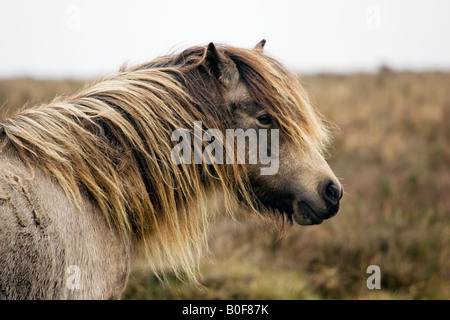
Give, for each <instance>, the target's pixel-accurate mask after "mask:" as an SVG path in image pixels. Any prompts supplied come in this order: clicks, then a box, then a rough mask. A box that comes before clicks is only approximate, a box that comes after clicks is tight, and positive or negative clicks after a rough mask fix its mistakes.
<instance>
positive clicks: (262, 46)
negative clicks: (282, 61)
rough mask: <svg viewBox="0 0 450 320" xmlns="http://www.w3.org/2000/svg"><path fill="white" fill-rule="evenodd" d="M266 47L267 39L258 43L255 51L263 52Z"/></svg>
mask: <svg viewBox="0 0 450 320" xmlns="http://www.w3.org/2000/svg"><path fill="white" fill-rule="evenodd" d="M265 45H266V39H262V40H261V41H260V42H258V43H257V44H256V46H255V47H254V48H253V49H255V50H261V51H263V50H264V46H265Z"/></svg>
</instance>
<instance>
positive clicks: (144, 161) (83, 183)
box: [0, 44, 328, 299]
mask: <svg viewBox="0 0 450 320" xmlns="http://www.w3.org/2000/svg"><path fill="white" fill-rule="evenodd" d="M219 56H220V57H226V59H228V60H226V61H229V62H230V63H231V62H232V63H233V68H235V69H236V68H237V72H238V73H235V74H234V76H230V77H228V78H227V75H230V74H232V73H230V72H228V71H227V68H228V65H226V64H223V63H224V61H225V60H224V58H223V59H222V60H220V59H217V57H219ZM221 63H222V65H221ZM233 77H234V78H233ZM236 81H239V82H240V83H241V84H243V85H244V86H245V88H246V90H247V91H246V92H245V95H247V96H249V97H251V99H252V100H253V102H254V103H255V104H257V105H258V106H259V107H260V108H262V109H263V110H265V111H266V112H268V113H269V114H270V116H271V117H273V119H274V121H276V123H277V124H279V128H280V131H281V132H282V135H281V138H282V139H283V141H285V143H286V145H287V146H289V148H290V149H291V150H295V152H296V153H297V154H299V157H301V156H302V155H307V154H309V151H310V150H312V149H314V150H320V151H322V150H323V149H324V147H325V146H326V144H327V140H328V132H327V129H326V127H327V126H326V125H324V122H323V120H322V119H321V117H320V116H319V115H318V113H317V112H316V111H315V110H314V109H313V108H312V107H311V105H310V103H309V101H308V98H307V96H306V95H305V93H304V91H303V90H302V88H301V86H300V84H299V83H298V80H297V78H296V77H295V76H294V75H292V74H291V73H289V72H288V71H286V69H285V68H284V67H283V66H281V65H280V64H279V63H278V62H277V61H276V60H274V59H272V58H270V57H268V56H266V55H265V54H264V53H263V52H262V47H261V45H260V47H259V48H254V49H239V48H234V47H228V46H217V47H215V46H214V45H212V44H210V45H209V46H199V47H192V48H188V49H187V50H185V51H183V52H181V53H179V54H173V55H169V56H166V57H162V58H158V59H156V60H154V61H151V62H149V63H145V64H142V65H139V66H136V67H132V68H128V69H123V70H120V71H119V72H118V73H116V74H114V75H113V76H111V77H108V78H104V79H101V80H99V81H97V82H95V83H92V84H89V85H87V86H86V87H85V88H83V89H82V90H81V91H80V92H78V93H76V94H74V95H72V96H70V97H59V98H57V99H55V100H54V101H52V102H50V103H46V104H43V105H38V106H34V107H32V108H28V109H26V110H22V111H20V112H17V113H16V114H13V115H11V116H10V117H9V118H7V119H5V120H4V121H2V122H1V123H0V143H1V150H2V151H1V153H0V298H7V299H77V298H82V299H86V298H88V299H90V298H95V299H116V298H120V296H121V293H122V292H123V290H124V288H125V285H126V282H127V278H128V275H129V273H130V266H131V263H132V261H133V260H134V259H135V258H136V257H138V256H141V255H145V256H146V258H147V260H148V262H149V264H150V266H151V267H152V268H153V270H154V271H155V272H157V273H158V272H160V271H159V270H161V267H162V266H165V267H169V269H170V270H172V271H173V272H175V274H177V275H178V276H180V277H187V278H189V279H191V280H193V281H194V282H195V279H196V274H197V266H198V262H199V258H200V255H201V252H202V251H203V250H204V247H205V244H206V238H207V233H206V229H207V224H208V217H209V216H210V215H211V212H210V210H208V208H210V206H208V202H207V200H208V199H211V198H214V194H216V193H217V192H220V193H222V194H223V195H224V198H225V203H226V206H227V208H228V209H230V208H231V207H232V206H233V205H234V204H236V203H239V205H241V206H244V207H247V208H250V209H252V210H254V211H258V212H260V211H262V210H261V207H262V206H261V205H260V203H258V201H256V200H255V196H254V194H253V191H252V188H250V187H249V185H250V182H249V174H248V168H247V166H244V165H237V164H234V165H215V164H212V165H206V164H201V165H186V164H182V165H176V164H174V163H173V161H171V158H170V157H171V150H172V148H173V145H174V143H173V142H172V141H171V138H170V137H171V133H172V132H173V131H174V130H176V129H178V128H186V129H188V130H193V124H194V121H201V122H202V123H203V126H204V130H207V129H209V128H216V129H219V130H222V131H223V132H225V129H226V128H233V127H235V123H234V120H233V114H232V110H233V105H231V106H230V103H229V99H228V98H227V96H226V93H227V90H229V89H230V88H231V87H232V85H233V83H234V82H236ZM237 92H238V90H235V94H236V95H237V94H238V93H237ZM287 217H288V219H291V216H289V215H288V216H287ZM291 220H292V219H291Z"/></svg>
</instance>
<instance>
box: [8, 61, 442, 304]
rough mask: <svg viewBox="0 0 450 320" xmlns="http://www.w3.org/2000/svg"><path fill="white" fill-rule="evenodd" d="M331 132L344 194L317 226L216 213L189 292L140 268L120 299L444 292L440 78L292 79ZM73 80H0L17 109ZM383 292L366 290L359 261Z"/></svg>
mask: <svg viewBox="0 0 450 320" xmlns="http://www.w3.org/2000/svg"><path fill="white" fill-rule="evenodd" d="M302 81H303V83H304V86H305V88H307V90H308V91H309V92H310V93H311V95H312V96H313V97H314V99H315V104H316V105H317V106H318V108H319V109H320V110H321V112H322V113H324V114H325V115H326V116H327V117H328V118H329V119H330V120H331V121H332V122H334V123H335V124H336V125H337V127H338V128H339V130H338V131H337V132H336V134H335V141H334V144H333V149H332V150H331V155H332V156H331V157H330V159H329V163H330V166H331V167H332V169H333V171H334V172H335V173H336V174H337V176H339V177H340V178H341V179H342V182H343V184H344V186H345V195H344V198H343V200H342V203H341V210H340V212H339V214H338V215H337V216H336V217H334V218H333V219H331V220H328V221H325V222H324V223H323V224H322V225H320V226H312V227H299V226H297V225H295V226H293V227H292V228H291V229H290V231H289V232H288V234H287V235H286V236H284V237H282V238H281V239H278V237H277V234H275V233H274V232H272V231H270V230H267V228H265V227H263V226H262V225H261V224H259V223H257V222H256V221H255V219H254V218H253V217H245V216H239V218H238V219H237V220H230V219H227V218H226V217H222V218H219V219H218V220H217V221H215V223H214V224H213V227H212V230H211V231H210V246H211V253H210V254H209V255H208V256H206V257H205V259H204V262H203V263H202V265H201V274H202V278H201V282H202V285H203V287H201V288H198V287H195V286H193V285H190V284H189V283H184V282H181V281H179V280H177V279H175V278H174V277H173V276H169V277H168V279H167V281H166V282H164V283H161V282H160V281H159V280H158V279H157V278H156V277H155V276H153V275H152V274H151V273H150V272H149V271H148V269H147V268H145V266H143V265H142V264H140V263H138V264H137V265H136V267H135V270H134V272H133V274H132V275H131V277H130V281H129V285H128V287H127V289H126V291H125V293H124V296H123V298H125V299H187V298H189V299H450V197H449V194H450V165H449V164H450V90H449V88H450V74H448V73H431V72H425V73H406V72H405V73H392V72H389V71H388V70H383V72H380V73H378V74H352V75H346V76H343V75H327V74H323V75H314V76H306V77H303V78H302ZM81 86H82V84H81V83H79V82H72V81H63V82H51V81H33V80H29V79H15V80H5V81H0V105H4V108H10V109H15V108H17V107H20V106H22V105H23V104H24V103H25V102H27V101H33V102H34V103H37V102H41V101H47V100H48V99H51V98H52V97H54V96H55V95H56V94H59V93H69V92H72V91H74V90H77V89H78V88H80V87H81ZM372 264H375V265H378V266H379V267H380V270H381V289H380V290H369V289H367V287H366V280H367V277H368V276H369V274H367V273H366V269H367V267H368V266H369V265H372Z"/></svg>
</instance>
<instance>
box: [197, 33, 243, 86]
mask: <svg viewBox="0 0 450 320" xmlns="http://www.w3.org/2000/svg"><path fill="white" fill-rule="evenodd" d="M205 50H206V52H205V64H206V67H207V68H208V69H209V70H210V72H211V73H212V75H213V76H215V77H216V78H217V79H218V80H219V82H220V83H221V84H222V85H223V86H224V87H225V88H227V89H230V88H232V87H233V86H234V85H236V84H237V83H238V82H239V71H238V69H237V67H236V64H235V63H234V62H233V60H231V58H230V57H228V56H227V55H226V54H224V53H221V52H219V51H218V50H217V48H216V46H215V45H214V43H212V42H210V43H209V44H208V47H207V48H206V49H205Z"/></svg>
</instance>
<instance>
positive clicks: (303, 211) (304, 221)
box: [292, 201, 323, 226]
mask: <svg viewBox="0 0 450 320" xmlns="http://www.w3.org/2000/svg"><path fill="white" fill-rule="evenodd" d="M292 216H293V217H294V220H295V222H297V223H298V224H299V225H302V226H309V225H313V224H321V223H322V222H323V219H322V218H320V217H319V216H318V215H317V213H316V212H315V211H314V210H313V209H312V208H311V207H310V206H309V205H308V204H307V203H306V202H305V201H300V202H299V203H298V207H297V208H295V209H294V212H293V214H292Z"/></svg>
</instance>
